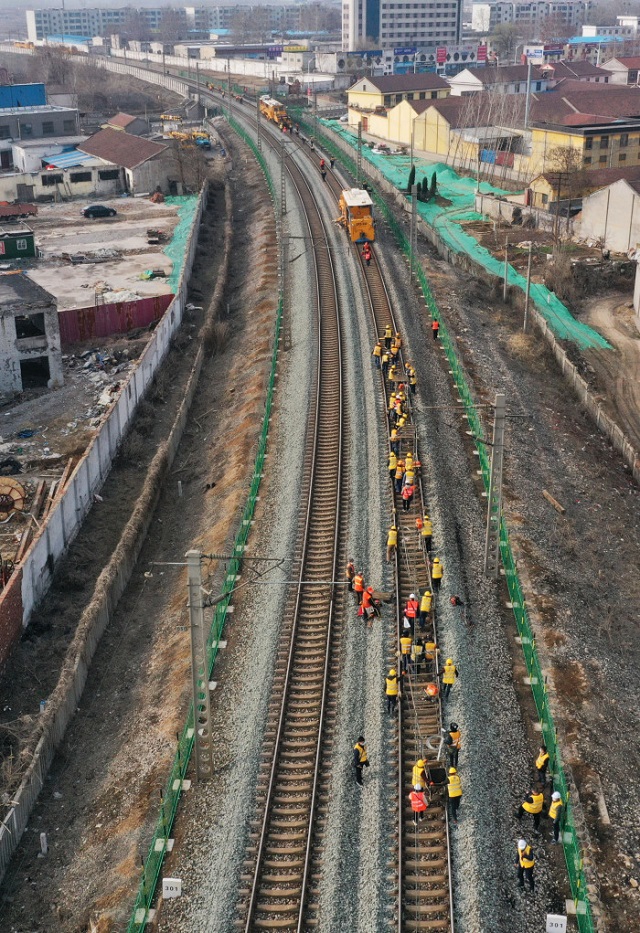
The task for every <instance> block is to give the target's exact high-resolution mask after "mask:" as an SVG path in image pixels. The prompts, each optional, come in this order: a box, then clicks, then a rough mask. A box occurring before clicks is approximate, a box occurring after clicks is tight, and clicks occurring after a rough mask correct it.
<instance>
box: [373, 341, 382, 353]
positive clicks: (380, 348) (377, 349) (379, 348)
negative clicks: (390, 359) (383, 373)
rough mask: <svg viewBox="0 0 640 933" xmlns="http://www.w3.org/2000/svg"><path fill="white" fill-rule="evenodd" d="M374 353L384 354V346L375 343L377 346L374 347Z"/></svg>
mask: <svg viewBox="0 0 640 933" xmlns="http://www.w3.org/2000/svg"><path fill="white" fill-rule="evenodd" d="M373 355H374V356H382V347H381V346H380V344H379V343H377V344H376V345H375V347H374V348H373Z"/></svg>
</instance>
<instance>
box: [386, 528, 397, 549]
mask: <svg viewBox="0 0 640 933" xmlns="http://www.w3.org/2000/svg"><path fill="white" fill-rule="evenodd" d="M397 543H398V532H397V531H396V529H395V528H390V529H389V534H388V535H387V547H396V545H397Z"/></svg>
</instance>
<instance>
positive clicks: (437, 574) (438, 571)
mask: <svg viewBox="0 0 640 933" xmlns="http://www.w3.org/2000/svg"><path fill="white" fill-rule="evenodd" d="M442 569H443V568H442V564H441V563H440V561H438V563H437V564H436V563H434V564H432V566H431V576H432V577H433V579H434V580H441V579H442Z"/></svg>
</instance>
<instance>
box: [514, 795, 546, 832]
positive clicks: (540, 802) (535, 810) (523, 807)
mask: <svg viewBox="0 0 640 933" xmlns="http://www.w3.org/2000/svg"><path fill="white" fill-rule="evenodd" d="M543 806H544V794H543V793H542V788H541V787H540V785H539V784H537V785H536V786H535V787H534V788H533V790H532V791H531V793H530V794H529V795H528V796H527V797H525V799H524V800H523V801H522V803H521V804H520V806H519V807H518V812H517V814H516V816H517V817H518V822H520V821H521V820H522V815H523V813H530V814H531V816H532V817H533V830H534V832H536V833H538V832H540V817H541V815H542V807H543Z"/></svg>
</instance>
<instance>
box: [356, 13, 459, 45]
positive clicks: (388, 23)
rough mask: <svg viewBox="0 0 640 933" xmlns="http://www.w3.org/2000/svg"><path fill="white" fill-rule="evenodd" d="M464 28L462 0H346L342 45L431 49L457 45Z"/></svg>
mask: <svg viewBox="0 0 640 933" xmlns="http://www.w3.org/2000/svg"><path fill="white" fill-rule="evenodd" d="M461 29H462V0H442V2H435V0H418V2H417V3H400V2H398V0H343V4H342V48H343V49H344V51H349V50H352V51H353V50H356V49H359V48H364V47H366V45H367V43H369V42H373V43H374V45H375V46H377V47H378V48H382V49H389V48H393V47H403V46H405V47H411V48H418V49H429V48H434V47H436V46H448V45H456V44H457V43H459V42H460V32H461Z"/></svg>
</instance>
